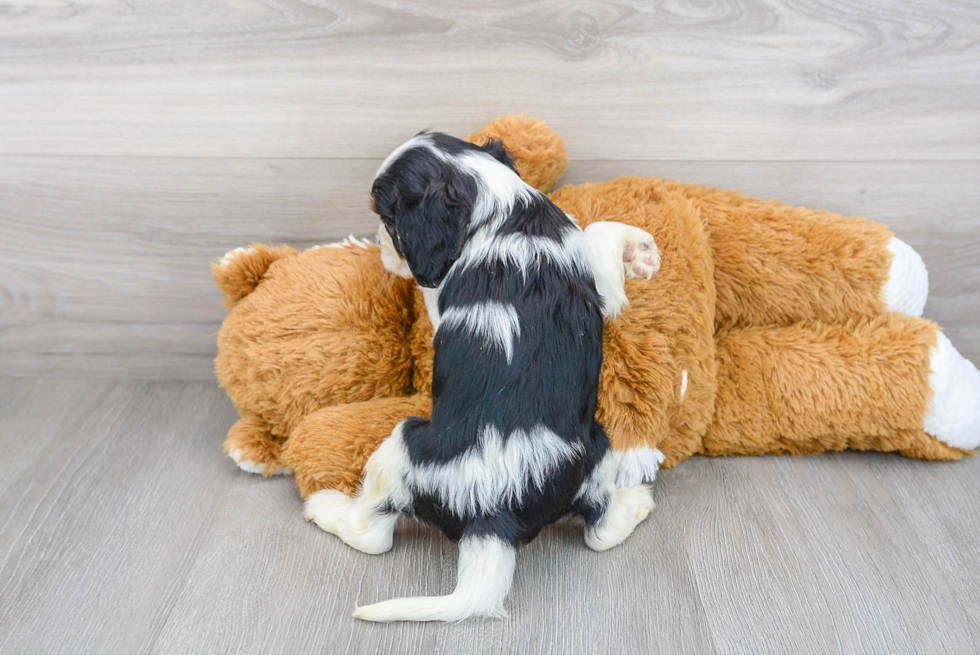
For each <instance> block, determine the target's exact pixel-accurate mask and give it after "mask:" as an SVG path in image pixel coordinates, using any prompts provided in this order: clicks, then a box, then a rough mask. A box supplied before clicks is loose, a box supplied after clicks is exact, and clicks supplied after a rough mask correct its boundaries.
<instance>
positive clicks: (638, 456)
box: [613, 448, 665, 487]
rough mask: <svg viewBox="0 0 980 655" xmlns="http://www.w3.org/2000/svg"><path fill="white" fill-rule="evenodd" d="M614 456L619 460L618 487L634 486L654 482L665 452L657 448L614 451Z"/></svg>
mask: <svg viewBox="0 0 980 655" xmlns="http://www.w3.org/2000/svg"><path fill="white" fill-rule="evenodd" d="M613 457H615V458H616V459H618V460H619V470H618V471H617V472H616V486H617V487H632V486H633V485H637V484H641V483H643V482H653V481H654V479H656V477H657V471H658V470H660V465H661V464H663V463H664V459H665V457H664V454H663V453H662V452H660V450H659V449H657V448H629V449H627V450H625V451H622V452H619V451H613Z"/></svg>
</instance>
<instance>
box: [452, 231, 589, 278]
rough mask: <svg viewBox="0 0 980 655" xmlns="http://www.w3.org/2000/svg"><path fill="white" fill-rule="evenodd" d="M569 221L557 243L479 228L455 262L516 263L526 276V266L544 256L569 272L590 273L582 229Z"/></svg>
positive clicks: (546, 238)
mask: <svg viewBox="0 0 980 655" xmlns="http://www.w3.org/2000/svg"><path fill="white" fill-rule="evenodd" d="M569 223H570V225H569V229H568V230H567V231H566V232H565V233H564V234H563V235H562V241H561V242H560V243H559V242H557V241H555V240H554V239H550V238H548V237H539V236H527V235H524V234H520V233H513V234H507V235H498V234H497V233H496V232H494V231H492V230H490V229H489V228H481V229H479V230H477V231H476V233H475V234H474V235H473V236H472V237H470V239H469V241H467V242H466V247H465V248H464V249H463V252H462V254H461V255H460V258H459V261H458V264H459V266H460V267H461V268H468V267H471V266H477V265H479V264H482V263H484V262H500V263H503V264H510V265H513V266H516V267H517V268H519V269H520V271H521V274H522V275H523V276H525V277H526V276H527V272H528V270H529V269H531V268H532V267H534V266H536V265H538V264H539V263H540V262H541V261H542V260H544V259H547V260H549V261H551V262H552V263H553V264H555V265H556V266H559V267H561V268H562V269H564V270H566V271H568V272H574V271H579V272H588V273H592V266H591V262H590V260H589V254H588V250H587V247H586V245H585V239H584V237H583V236H582V231H581V230H579V229H578V228H576V227H575V226H574V224H573V223H571V221H569Z"/></svg>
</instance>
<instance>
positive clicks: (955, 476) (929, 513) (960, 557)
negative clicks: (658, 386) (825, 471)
mask: <svg viewBox="0 0 980 655" xmlns="http://www.w3.org/2000/svg"><path fill="white" fill-rule="evenodd" d="M849 464H850V463H849ZM914 464H915V463H914V462H912V461H909V460H902V459H897V458H888V459H883V460H877V459H876V460H874V461H872V462H871V463H870V465H869V466H870V469H871V472H872V474H873V475H871V476H869V475H867V473H866V471H865V470H864V468H863V467H857V466H854V465H853V464H851V467H850V470H849V471H848V473H849V475H850V476H851V477H852V478H853V479H854V480H855V481H856V482H858V481H859V482H860V484H861V485H862V487H863V489H862V493H872V494H874V495H881V494H882V493H886V494H888V495H889V496H890V497H891V499H892V500H893V501H894V505H893V510H894V511H895V512H896V513H897V514H899V515H901V516H902V517H903V518H904V520H905V521H906V522H907V523H908V525H909V528H910V533H911V534H914V536H915V538H916V539H917V540H918V541H919V542H920V543H921V544H923V547H924V550H925V552H926V553H928V555H929V557H930V559H931V560H932V561H933V562H935V564H936V566H937V567H938V568H939V570H940V571H941V572H942V574H943V576H944V577H945V579H946V582H947V584H948V585H949V588H950V590H951V591H952V593H953V595H954V596H955V598H956V600H957V601H958V602H959V603H960V605H962V607H963V610H964V611H965V613H966V616H967V620H968V622H969V626H970V630H971V636H972V639H973V650H974V652H980V576H978V575H977V571H978V570H980V540H978V539H977V525H976V524H977V520H978V517H980V462H977V461H976V460H973V461H971V462H969V463H968V465H967V466H936V467H923V466H915V465H914Z"/></svg>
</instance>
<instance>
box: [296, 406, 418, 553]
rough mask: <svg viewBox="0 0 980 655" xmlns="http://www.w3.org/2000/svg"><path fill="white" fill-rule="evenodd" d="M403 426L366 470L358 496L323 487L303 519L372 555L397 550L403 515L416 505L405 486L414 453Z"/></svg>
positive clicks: (371, 460) (309, 499)
mask: <svg viewBox="0 0 980 655" xmlns="http://www.w3.org/2000/svg"><path fill="white" fill-rule="evenodd" d="M413 420H414V421H421V419H406V420H405V421H402V422H401V423H399V424H398V425H397V426H396V427H395V429H394V431H393V432H392V433H391V435H390V436H389V437H388V438H387V439H385V440H384V441H383V442H382V443H381V445H380V446H378V449H377V450H376V451H375V452H374V454H373V455H371V457H370V458H369V459H368V461H367V464H366V465H365V467H364V480H363V481H362V482H361V486H360V488H359V489H358V490H357V493H356V494H354V496H353V497H349V496H347V495H346V494H344V493H343V492H342V491H338V490H336V489H323V490H321V491H318V492H316V493H315V494H312V495H310V497H309V498H307V499H306V505H305V507H304V511H303V516H305V517H306V520H307V521H313V522H314V523H316V524H317V525H318V526H319V527H320V528H322V529H323V530H325V531H327V532H329V533H331V534H335V535H337V536H338V537H340V538H341V539H342V540H343V541H344V542H345V543H346V544H347V545H349V546H351V547H352V548H356V549H357V550H359V551H361V552H364V553H368V554H369V555H379V554H381V553H386V552H388V551H389V550H390V549H391V541H392V536H393V534H394V531H395V522H396V521H397V520H398V513H399V512H401V511H404V510H406V509H408V508H409V507H411V503H412V498H411V493H410V492H409V490H408V487H407V486H406V484H405V474H406V472H407V470H408V466H409V461H408V453H407V451H406V449H405V442H404V439H403V431H404V429H405V428H406V423H407V422H408V421H413Z"/></svg>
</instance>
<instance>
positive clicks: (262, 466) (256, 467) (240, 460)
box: [228, 448, 293, 475]
mask: <svg viewBox="0 0 980 655" xmlns="http://www.w3.org/2000/svg"><path fill="white" fill-rule="evenodd" d="M228 457H231V459H232V461H234V462H235V464H238V468H240V469H241V470H243V471H245V472H247V473H257V474H259V475H292V474H293V468H292V467H291V466H276V465H275V464H273V463H271V462H262V461H256V460H254V459H249V456H248V455H246V454H245V451H244V450H242V449H241V448H235V449H234V450H232V451H230V452H229V453H228ZM266 470H269V473H266Z"/></svg>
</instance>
